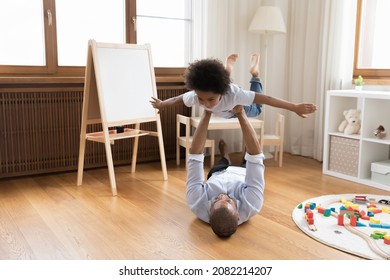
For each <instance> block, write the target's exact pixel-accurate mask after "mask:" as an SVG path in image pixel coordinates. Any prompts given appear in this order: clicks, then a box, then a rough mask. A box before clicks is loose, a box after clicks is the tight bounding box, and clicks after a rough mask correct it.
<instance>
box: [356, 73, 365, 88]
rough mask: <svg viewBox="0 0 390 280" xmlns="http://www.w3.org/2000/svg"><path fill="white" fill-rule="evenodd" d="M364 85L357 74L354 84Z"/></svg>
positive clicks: (361, 78)
mask: <svg viewBox="0 0 390 280" xmlns="http://www.w3.org/2000/svg"><path fill="white" fill-rule="evenodd" d="M362 85H364V81H363V77H362V76H361V75H359V77H358V78H357V79H355V86H362Z"/></svg>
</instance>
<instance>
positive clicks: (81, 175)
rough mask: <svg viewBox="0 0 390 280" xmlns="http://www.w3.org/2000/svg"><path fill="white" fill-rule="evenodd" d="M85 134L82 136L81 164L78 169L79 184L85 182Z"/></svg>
mask: <svg viewBox="0 0 390 280" xmlns="http://www.w3.org/2000/svg"><path fill="white" fill-rule="evenodd" d="M86 141H87V140H86V139H85V135H84V136H81V137H80V149H79V165H78V169H77V186H80V185H81V184H82V183H83V172H84V157H85V142H86Z"/></svg>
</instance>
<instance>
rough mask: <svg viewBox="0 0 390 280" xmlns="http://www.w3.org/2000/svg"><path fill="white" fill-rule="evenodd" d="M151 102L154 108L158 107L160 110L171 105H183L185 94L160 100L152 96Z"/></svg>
mask: <svg viewBox="0 0 390 280" xmlns="http://www.w3.org/2000/svg"><path fill="white" fill-rule="evenodd" d="M150 104H152V106H153V108H155V109H158V110H160V111H161V110H164V109H165V108H168V107H171V106H176V105H183V104H184V101H183V94H181V95H178V96H175V97H171V98H168V99H165V100H160V99H158V98H155V97H152V100H150Z"/></svg>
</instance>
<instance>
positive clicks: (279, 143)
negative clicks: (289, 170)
mask: <svg viewBox="0 0 390 280" xmlns="http://www.w3.org/2000/svg"><path fill="white" fill-rule="evenodd" d="M284 122H285V117H284V116H283V115H282V114H279V113H278V114H277V119H276V124H275V131H274V134H263V138H262V139H260V143H261V146H262V147H264V146H271V147H272V146H273V147H274V149H275V153H274V158H275V161H279V167H282V164H283V141H284Z"/></svg>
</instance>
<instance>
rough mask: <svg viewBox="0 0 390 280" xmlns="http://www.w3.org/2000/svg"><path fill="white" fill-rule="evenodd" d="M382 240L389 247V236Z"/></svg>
mask: <svg viewBox="0 0 390 280" xmlns="http://www.w3.org/2000/svg"><path fill="white" fill-rule="evenodd" d="M383 240H384V242H385V244H386V245H390V235H385V236H383Z"/></svg>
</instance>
